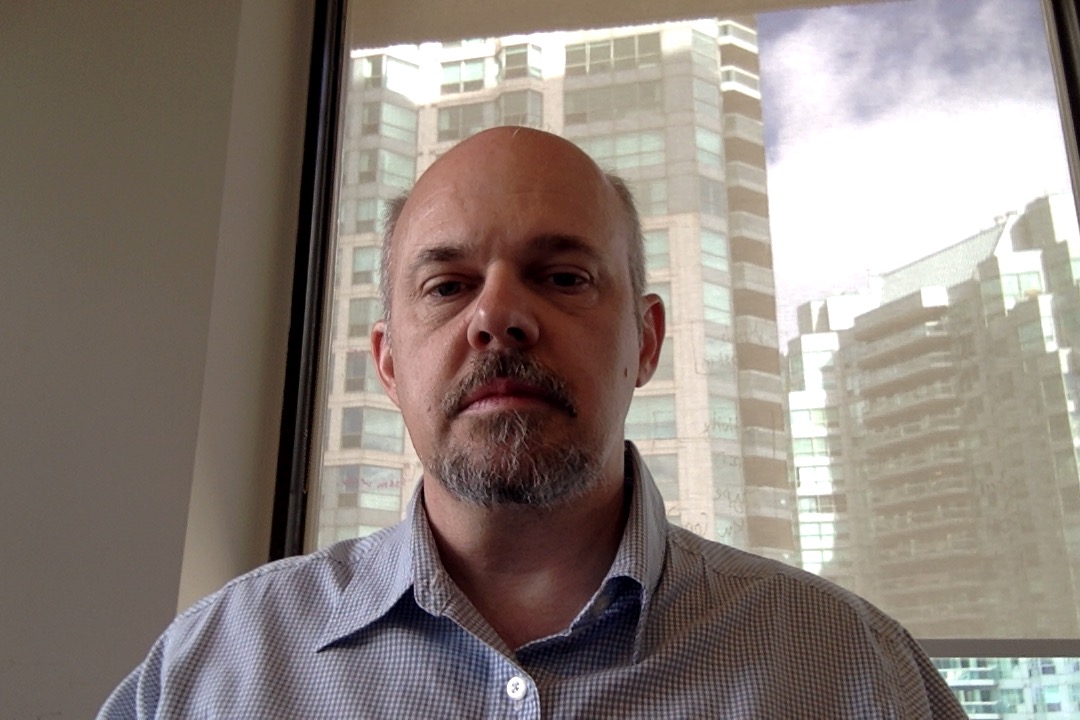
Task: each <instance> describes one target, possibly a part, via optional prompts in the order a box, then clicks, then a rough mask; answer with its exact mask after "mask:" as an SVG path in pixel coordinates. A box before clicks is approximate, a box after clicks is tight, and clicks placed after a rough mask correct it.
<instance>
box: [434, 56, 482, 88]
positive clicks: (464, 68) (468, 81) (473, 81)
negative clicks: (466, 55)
mask: <svg viewBox="0 0 1080 720" xmlns="http://www.w3.org/2000/svg"><path fill="white" fill-rule="evenodd" d="M483 89H484V60H483V59H482V58H477V59H474V60H461V61H458V62H450V63H443V66H442V94H443V95H450V94H453V93H460V92H470V91H472V90H483Z"/></svg>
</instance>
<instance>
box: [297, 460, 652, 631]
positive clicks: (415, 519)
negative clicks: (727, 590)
mask: <svg viewBox="0 0 1080 720" xmlns="http://www.w3.org/2000/svg"><path fill="white" fill-rule="evenodd" d="M625 458H626V459H625V468H626V477H625V482H626V490H627V492H628V493H629V495H630V508H629V511H628V513H627V519H626V528H625V529H624V531H623V537H622V540H621V542H620V543H619V549H618V551H617V552H616V553H615V559H614V561H613V562H612V564H611V568H610V569H609V570H608V573H607V575H606V576H605V577H604V580H603V582H602V583H601V585H600V587H601V592H599V593H598V595H600V594H602V592H603V590H604V589H606V588H608V587H610V586H611V584H612V583H613V582H614V581H615V580H616V579H617V578H630V579H632V580H634V581H635V582H636V583H637V584H638V585H639V586H640V588H641V592H642V598H641V617H640V618H639V621H638V626H639V627H638V637H639V639H640V638H641V635H642V631H643V630H642V629H643V628H644V626H645V619H646V617H645V616H646V613H647V610H648V607H649V600H650V598H651V597H652V594H653V591H654V590H655V589H656V586H657V584H658V583H659V582H660V572H661V569H662V568H663V564H664V554H665V552H666V548H667V530H668V522H667V516H666V513H665V510H664V500H663V498H662V497H661V495H660V491H659V490H658V489H657V487H656V483H655V482H654V481H653V478H652V475H651V474H650V473H649V470H648V468H647V467H645V463H644V462H643V460H642V458H641V454H640V453H639V452H638V450H637V448H636V447H635V446H634V444H633V443H631V442H629V441H627V442H626V451H625ZM329 554H330V556H331V558H332V559H334V560H337V561H338V562H340V563H342V565H343V566H344V568H347V571H346V572H347V574H346V576H345V577H344V578H343V580H345V581H346V582H345V586H344V588H343V590H342V593H341V596H340V598H339V601H338V603H337V604H336V605H335V607H334V608H333V610H332V611H331V614H330V619H329V620H328V622H327V624H326V627H325V628H324V630H323V633H322V635H321V636H320V638H319V641H318V645H317V647H316V650H323V649H325V648H326V647H328V646H330V645H332V644H334V643H335V642H337V641H339V640H342V639H343V638H345V637H347V636H349V635H352V634H354V633H357V632H359V631H361V630H363V629H364V628H366V627H367V626H368V625H370V624H371V623H373V622H375V621H376V620H378V619H379V618H381V617H383V616H384V615H385V614H386V613H387V612H389V611H390V609H391V608H392V607H393V606H394V605H395V604H397V602H398V601H400V600H401V599H402V597H403V596H404V595H405V594H406V593H407V592H409V590H410V589H411V590H412V592H413V595H414V597H415V601H416V602H417V604H418V605H419V606H420V607H422V608H424V609H425V610H426V611H427V612H429V613H431V614H433V615H442V614H443V612H444V610H445V609H446V608H447V606H448V605H450V604H451V603H452V602H453V600H454V592H455V590H454V585H453V583H452V582H451V581H450V578H449V576H448V575H447V574H446V570H445V569H444V568H443V566H442V563H441V562H440V561H439V555H438V550H437V548H436V547H435V540H434V537H433V536H432V534H431V528H430V526H429V525H428V520H427V513H426V512H425V510H424V504H423V483H419V484H418V487H417V489H416V492H414V493H413V497H412V500H411V501H410V502H409V505H408V509H407V511H406V516H405V519H404V520H403V521H402V522H401V523H398V524H397V525H395V526H394V527H392V528H389V529H387V530H384V531H382V532H381V533H379V534H378V535H377V536H375V537H372V538H369V539H367V540H360V541H353V542H348V543H342V544H341V545H340V546H338V547H336V548H331V550H330V553H329ZM335 554H337V555H338V556H339V557H336V558H335V557H334V555H335ZM341 555H344V557H341Z"/></svg>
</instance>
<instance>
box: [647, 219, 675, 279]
mask: <svg viewBox="0 0 1080 720" xmlns="http://www.w3.org/2000/svg"><path fill="white" fill-rule="evenodd" d="M642 234H643V235H644V236H645V266H646V267H647V268H648V269H649V270H650V271H653V270H666V269H667V268H668V267H670V264H671V253H670V251H669V249H668V231H667V229H659V230H646V231H644V232H643V233H642Z"/></svg>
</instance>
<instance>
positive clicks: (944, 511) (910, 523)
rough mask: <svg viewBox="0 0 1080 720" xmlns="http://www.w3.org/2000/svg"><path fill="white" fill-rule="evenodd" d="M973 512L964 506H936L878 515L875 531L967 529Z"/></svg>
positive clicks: (902, 532) (905, 532)
mask: <svg viewBox="0 0 1080 720" xmlns="http://www.w3.org/2000/svg"><path fill="white" fill-rule="evenodd" d="M971 521H972V516H971V512H970V511H969V510H968V509H967V508H964V507H955V506H954V507H936V508H934V509H932V510H924V511H922V512H910V513H905V514H903V515H892V516H881V515H879V516H876V517H875V518H874V521H873V527H874V533H875V534H876V535H877V536H878V537H887V536H895V535H908V534H911V533H925V532H931V531H934V530H941V529H945V528H950V529H954V528H957V527H958V526H963V527H961V528H960V529H962V530H966V529H968V528H967V526H968V525H969V524H970V523H971Z"/></svg>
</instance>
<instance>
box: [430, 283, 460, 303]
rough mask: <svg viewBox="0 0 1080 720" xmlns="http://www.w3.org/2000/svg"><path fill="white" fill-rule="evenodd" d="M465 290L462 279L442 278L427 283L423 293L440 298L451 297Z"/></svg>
mask: <svg viewBox="0 0 1080 720" xmlns="http://www.w3.org/2000/svg"><path fill="white" fill-rule="evenodd" d="M465 290H466V286H465V282H464V281H463V280H451V279H444V280H435V281H433V282H430V283H428V284H427V286H426V287H425V288H424V294H425V295H427V296H429V297H434V298H436V299H442V298H452V297H454V296H455V295H459V294H461V293H462V292H464V291H465Z"/></svg>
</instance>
